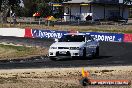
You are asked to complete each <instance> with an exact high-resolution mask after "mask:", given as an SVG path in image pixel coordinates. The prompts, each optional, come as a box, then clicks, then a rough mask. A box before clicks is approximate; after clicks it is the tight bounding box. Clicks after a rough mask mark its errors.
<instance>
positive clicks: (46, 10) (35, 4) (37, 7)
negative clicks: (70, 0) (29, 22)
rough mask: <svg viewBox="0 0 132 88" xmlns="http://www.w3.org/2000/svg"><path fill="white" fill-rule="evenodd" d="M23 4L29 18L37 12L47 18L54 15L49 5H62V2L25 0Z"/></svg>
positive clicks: (59, 0)
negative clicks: (51, 3) (52, 3)
mask: <svg viewBox="0 0 132 88" xmlns="http://www.w3.org/2000/svg"><path fill="white" fill-rule="evenodd" d="M23 2H24V8H25V9H26V11H27V16H32V15H33V14H34V13H35V12H40V13H41V16H42V17H46V16H49V15H53V13H52V6H50V5H49V3H50V2H54V3H61V2H62V0H23ZM31 9H32V10H31Z"/></svg>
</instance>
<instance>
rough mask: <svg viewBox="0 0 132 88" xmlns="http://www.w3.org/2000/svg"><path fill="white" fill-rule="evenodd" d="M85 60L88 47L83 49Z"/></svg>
mask: <svg viewBox="0 0 132 88" xmlns="http://www.w3.org/2000/svg"><path fill="white" fill-rule="evenodd" d="M83 58H86V47H84V49H83Z"/></svg>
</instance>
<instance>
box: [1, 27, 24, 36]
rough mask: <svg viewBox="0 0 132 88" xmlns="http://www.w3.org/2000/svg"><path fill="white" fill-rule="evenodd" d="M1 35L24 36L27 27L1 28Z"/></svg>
mask: <svg viewBox="0 0 132 88" xmlns="http://www.w3.org/2000/svg"><path fill="white" fill-rule="evenodd" d="M0 36H13V37H24V36H25V29H21V28H0Z"/></svg>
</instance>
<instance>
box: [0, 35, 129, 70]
mask: <svg viewBox="0 0 132 88" xmlns="http://www.w3.org/2000/svg"><path fill="white" fill-rule="evenodd" d="M0 42H8V43H10V42H12V43H15V44H17V43H21V44H27V45H34V46H36V45H37V46H42V47H47V48H48V47H49V46H50V44H51V43H52V42H53V40H45V39H25V38H15V39H14V38H10V37H6V38H5V37H0ZM99 50H100V54H99V55H100V56H99V57H96V58H87V59H83V58H74V59H68V58H67V59H61V60H59V61H52V60H50V59H49V58H48V56H37V57H32V58H27V59H26V60H11V61H6V60H5V61H0V69H17V68H19V69H20V68H56V67H57V68H62V67H63V68H69V67H89V66H90V67H92V66H125V65H132V43H118V42H100V49H99Z"/></svg>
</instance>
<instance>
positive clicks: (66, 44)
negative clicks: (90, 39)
mask: <svg viewBox="0 0 132 88" xmlns="http://www.w3.org/2000/svg"><path fill="white" fill-rule="evenodd" d="M84 45H85V42H55V43H53V44H52V45H51V46H50V47H83V46H84Z"/></svg>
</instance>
